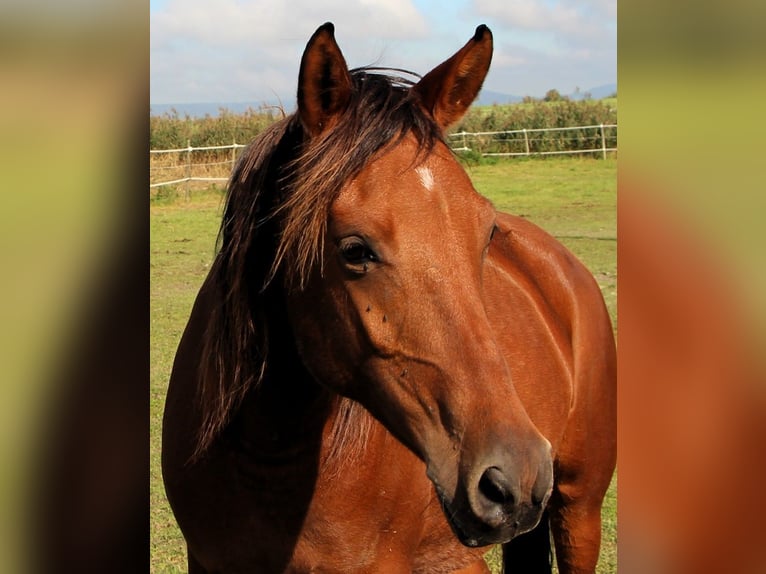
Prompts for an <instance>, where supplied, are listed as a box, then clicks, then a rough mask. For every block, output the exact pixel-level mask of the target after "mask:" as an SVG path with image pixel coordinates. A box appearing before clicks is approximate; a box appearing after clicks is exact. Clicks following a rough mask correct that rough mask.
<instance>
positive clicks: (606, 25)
mask: <svg viewBox="0 0 766 574" xmlns="http://www.w3.org/2000/svg"><path fill="white" fill-rule="evenodd" d="M473 7H474V9H475V10H476V12H477V13H478V14H480V15H482V16H485V17H491V18H493V19H495V20H497V21H498V22H500V23H502V24H503V25H505V26H508V28H509V29H511V30H514V29H516V30H526V31H534V32H545V33H548V34H551V35H554V36H555V37H557V38H559V39H560V40H568V41H572V40H580V41H581V40H583V39H594V40H595V39H602V38H605V37H607V36H609V35H610V34H612V33H613V32H614V31H615V29H616V15H617V2H616V0H579V1H577V2H573V1H572V0H552V1H541V0H474V2H473Z"/></svg>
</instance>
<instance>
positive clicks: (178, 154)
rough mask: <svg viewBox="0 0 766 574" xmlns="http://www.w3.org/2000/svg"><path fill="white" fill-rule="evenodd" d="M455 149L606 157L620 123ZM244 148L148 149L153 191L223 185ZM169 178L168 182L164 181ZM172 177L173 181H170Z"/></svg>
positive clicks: (494, 138)
mask: <svg viewBox="0 0 766 574" xmlns="http://www.w3.org/2000/svg"><path fill="white" fill-rule="evenodd" d="M448 139H449V142H450V145H451V147H452V149H453V151H456V152H473V153H478V154H480V155H481V156H483V157H519V156H530V157H531V156H550V155H571V154H592V155H596V156H597V157H598V156H600V157H602V158H606V157H607V154H608V153H614V152H616V151H617V124H599V125H591V126H572V127H561V128H535V129H521V130H505V131H497V132H458V133H452V134H449V135H448ZM244 147H246V146H245V145H243V144H238V143H236V142H233V143H231V144H230V145H221V146H204V147H192V146H191V143H189V144H188V145H187V146H186V147H184V148H177V149H160V150H150V151H149V154H150V158H151V161H150V166H149V174H150V183H149V187H150V188H158V187H162V186H167V185H178V184H182V183H184V184H186V192H187V193H188V192H189V186H188V185H189V182H203V183H209V182H216V181H217V182H223V181H227V180H228V179H229V177H228V176H229V172H230V171H231V169H232V168H233V166H234V163H235V162H236V160H237V155H238V151H239V150H241V149H242V148H244ZM163 178H165V179H163ZM167 178H170V179H167Z"/></svg>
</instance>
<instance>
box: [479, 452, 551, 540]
mask: <svg viewBox="0 0 766 574" xmlns="http://www.w3.org/2000/svg"><path fill="white" fill-rule="evenodd" d="M543 451H544V452H541V453H540V454H539V456H538V457H533V458H536V459H537V460H535V461H529V460H528V461H526V464H525V462H524V461H511V462H505V463H501V462H495V463H494V464H492V465H491V466H488V467H486V468H485V469H484V471H483V472H482V473H481V475H480V477H479V481H478V484H477V486H476V491H475V493H476V495H475V497H474V501H473V502H474V504H473V506H474V508H473V511H474V514H475V515H476V517H477V518H478V519H479V520H480V521H481V522H483V523H484V524H485V525H486V526H488V527H490V528H493V529H507V530H509V531H512V536H515V535H517V534H521V533H522V532H526V531H528V530H531V529H532V528H534V527H535V526H536V525H537V523H538V521H539V520H540V517H541V516H542V512H543V510H544V508H545V504H546V503H547V502H548V497H549V496H550V492H551V488H552V486H553V468H552V462H551V458H550V447H549V446H548V445H547V444H546V445H545V447H544V448H543ZM530 463H531V464H530ZM524 475H526V476H527V477H529V478H531V480H529V479H527V480H524Z"/></svg>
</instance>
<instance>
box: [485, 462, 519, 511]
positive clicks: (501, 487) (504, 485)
mask: <svg viewBox="0 0 766 574" xmlns="http://www.w3.org/2000/svg"><path fill="white" fill-rule="evenodd" d="M479 492H481V494H482V495H484V497H485V498H486V499H487V500H489V501H490V502H493V503H495V504H500V505H503V506H510V505H512V504H513V494H512V493H511V488H510V485H509V484H508V479H507V478H506V477H505V475H504V474H503V471H501V470H500V469H499V468H497V467H496V466H490V467H489V468H488V469H487V470H485V471H484V473H483V474H482V475H481V478H480V479H479Z"/></svg>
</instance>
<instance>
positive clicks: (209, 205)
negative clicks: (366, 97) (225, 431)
mask: <svg viewBox="0 0 766 574" xmlns="http://www.w3.org/2000/svg"><path fill="white" fill-rule="evenodd" d="M468 172H469V174H470V175H471V178H472V179H473V181H474V184H475V186H476V188H477V189H478V190H479V191H480V192H481V193H483V194H484V195H486V196H487V197H488V198H490V199H491V200H492V201H493V202H494V204H495V206H496V207H497V208H498V209H501V210H504V211H509V212H511V213H515V214H517V215H523V216H524V217H527V218H528V219H530V220H531V221H534V222H536V223H538V224H539V225H541V226H542V227H543V228H544V229H546V230H547V231H548V232H549V233H551V234H553V235H554V236H556V237H558V238H559V239H560V240H561V241H562V242H563V243H564V244H565V245H567V246H568V247H569V248H570V249H571V250H572V251H573V252H574V253H575V255H577V256H578V257H579V258H580V259H581V260H582V261H583V262H584V263H585V265H586V266H588V268H589V269H590V270H591V271H592V272H593V274H594V276H595V277H596V279H597V281H598V283H599V285H600V286H601V289H602V292H603V293H604V298H605V300H606V302H607V307H608V308H609V311H610V314H611V316H612V320H613V322H614V324H615V327H616V281H617V267H616V232H617V230H616V212H615V208H616V191H617V162H616V160H614V159H607V160H596V159H578V158H563V159H559V158H556V159H545V160H541V159H530V160H519V159H515V160H508V161H506V160H501V161H498V162H496V163H494V164H492V165H479V166H474V167H470V168H468ZM222 201H223V195H222V193H221V192H220V191H215V190H207V191H202V192H192V194H191V197H190V198H189V199H188V200H187V199H186V198H185V197H184V194H183V193H178V194H173V193H167V192H165V193H163V194H162V195H161V196H160V197H159V198H158V199H155V200H153V201H152V206H151V208H150V230H151V425H152V428H151V435H152V442H151V485H150V495H151V505H152V506H151V545H152V562H151V571H152V572H153V573H155V574H165V573H178V572H186V557H185V546H184V542H183V538H182V536H181V534H180V531H179V530H178V527H177V526H176V524H175V521H174V519H173V516H172V513H171V511H170V508H169V506H168V504H167V500H166V499H165V495H164V490H163V486H162V478H161V474H160V435H161V424H162V409H163V404H164V397H165V392H166V389H167V381H168V378H169V376H170V370H171V367H172V363H173V357H174V355H175V350H176V347H177V345H178V342H179V340H180V338H181V334H182V332H183V329H184V327H185V325H186V321H187V319H188V317H189V313H190V311H191V306H192V303H193V302H194V297H195V296H196V294H197V290H198V289H199V287H200V285H201V284H202V281H203V280H204V278H205V275H206V274H207V271H208V268H209V265H210V263H211V261H212V259H213V254H214V249H215V239H216V234H217V232H218V225H219V222H220V217H221V210H222ZM616 492H617V485H616V478H615V480H614V481H613V484H612V486H611V488H610V490H609V493H608V496H607V500H606V501H605V504H604V512H603V515H604V540H603V542H602V555H601V560H600V562H599V568H598V570H597V572H599V573H600V574H606V573H612V572H615V571H616V569H617V568H616V562H617V527H616V520H617V503H616ZM487 562H488V563H489V564H490V567H491V568H492V569H493V572H498V571H499V553H498V552H496V551H494V550H493V551H492V552H490V554H489V555H488V556H487Z"/></svg>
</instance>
